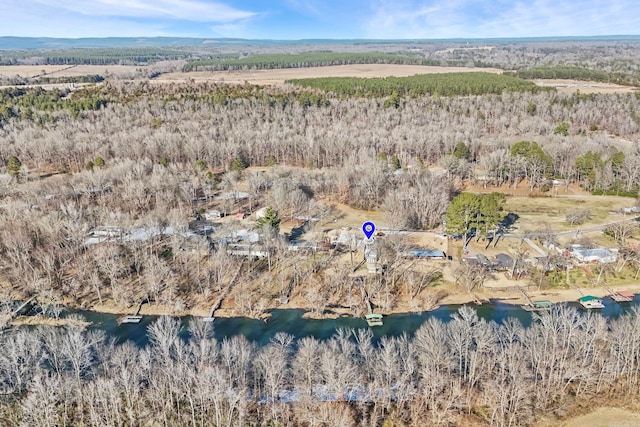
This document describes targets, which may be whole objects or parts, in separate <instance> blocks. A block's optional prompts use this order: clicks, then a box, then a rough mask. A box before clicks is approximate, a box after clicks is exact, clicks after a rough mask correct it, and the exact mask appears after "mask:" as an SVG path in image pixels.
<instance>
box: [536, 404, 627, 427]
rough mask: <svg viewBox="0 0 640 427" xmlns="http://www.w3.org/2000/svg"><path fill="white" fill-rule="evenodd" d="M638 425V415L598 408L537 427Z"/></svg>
mask: <svg viewBox="0 0 640 427" xmlns="http://www.w3.org/2000/svg"><path fill="white" fill-rule="evenodd" d="M638 425H640V414H638V413H637V412H632V411H630V410H628V409H621V408H609V407H605V408H598V409H596V410H595V411H592V412H590V413H588V414H585V415H580V416H579V417H575V418H571V419H569V420H566V421H564V422H561V423H558V421H557V420H553V421H546V422H544V421H543V422H541V423H538V424H537V426H538V427H551V426H560V427H583V426H585V427H586V426H588V427H631V426H638Z"/></svg>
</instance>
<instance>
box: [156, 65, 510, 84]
mask: <svg viewBox="0 0 640 427" xmlns="http://www.w3.org/2000/svg"><path fill="white" fill-rule="evenodd" d="M460 72H486V73H495V74H501V73H502V70H499V69H497V68H462V67H432V66H424V65H395V64H353V65H336V66H331V67H308V68H285V69H279V70H246V71H244V70H243V71H198V72H192V73H167V74H162V75H161V76H159V77H158V78H157V79H155V80H154V81H155V82H184V81H187V80H188V79H193V80H195V81H216V82H225V83H244V82H248V83H251V84H259V85H271V84H282V83H284V81H285V80H289V79H302V78H315V77H389V76H395V77H407V76H413V75H416V74H436V73H460Z"/></svg>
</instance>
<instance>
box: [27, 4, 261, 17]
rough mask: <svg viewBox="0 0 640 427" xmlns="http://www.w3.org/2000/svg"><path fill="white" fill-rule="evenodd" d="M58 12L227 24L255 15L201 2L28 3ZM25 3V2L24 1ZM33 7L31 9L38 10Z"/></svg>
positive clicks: (223, 5) (229, 7) (222, 5)
mask: <svg viewBox="0 0 640 427" xmlns="http://www.w3.org/2000/svg"><path fill="white" fill-rule="evenodd" d="M32 1H34V2H35V3H37V4H38V5H40V6H44V7H47V8H50V9H53V10H58V11H60V12H65V11H66V12H75V13H79V14H82V15H87V16H117V17H130V18H167V19H183V20H188V21H196V22H231V21H234V20H238V19H247V18H250V17H252V16H255V15H256V14H255V13H254V12H250V11H244V10H240V9H236V8H234V7H231V6H228V5H226V4H223V3H219V2H211V1H205V0H82V1H78V0H32ZM27 3H29V0H27ZM38 5H34V7H38Z"/></svg>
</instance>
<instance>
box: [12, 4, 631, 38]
mask: <svg viewBox="0 0 640 427" xmlns="http://www.w3.org/2000/svg"><path fill="white" fill-rule="evenodd" d="M0 22H1V24H0V36H23V37H69V38H80V37H153V36H167V37H204V38H208V37H211V38H213V37H216V38H219V37H225V38H226V37H232V38H246V39H275V40H298V39H314V38H316V39H317V38H320V39H442V38H445V39H446V38H492V37H545V36H546V37H554V36H556V37H557V36H594V35H637V34H639V33H640V1H638V0H429V1H427V0H325V1H321V0H0Z"/></svg>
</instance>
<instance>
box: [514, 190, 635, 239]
mask: <svg viewBox="0 0 640 427" xmlns="http://www.w3.org/2000/svg"><path fill="white" fill-rule="evenodd" d="M634 203H635V201H634V200H633V199H630V198H628V197H615V196H592V195H568V196H565V197H526V196H525V197H507V201H506V203H505V208H504V210H505V211H506V212H514V213H516V214H517V215H519V217H520V218H519V219H518V221H517V222H516V224H515V226H516V227H518V228H517V230H515V231H514V232H516V233H528V232H540V231H543V227H546V226H549V227H550V228H551V230H552V231H556V232H557V231H566V230H574V229H577V228H581V227H582V228H588V227H590V226H595V225H601V224H605V223H609V222H615V221H621V220H623V219H624V218H625V217H624V216H623V215H622V214H620V213H617V211H619V210H620V209H622V208H624V207H630V206H633V205H634ZM578 208H581V209H589V210H590V211H591V215H592V217H591V219H590V220H588V221H587V222H585V223H584V224H582V225H571V224H569V223H568V222H567V221H566V214H567V212H569V211H570V210H572V209H578Z"/></svg>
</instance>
